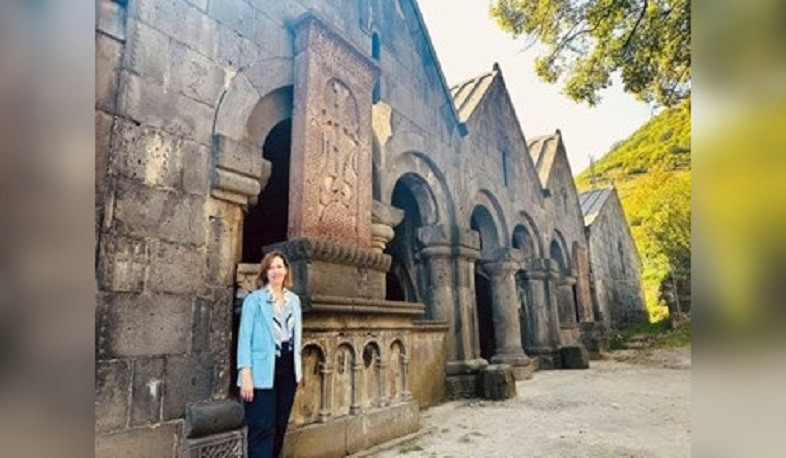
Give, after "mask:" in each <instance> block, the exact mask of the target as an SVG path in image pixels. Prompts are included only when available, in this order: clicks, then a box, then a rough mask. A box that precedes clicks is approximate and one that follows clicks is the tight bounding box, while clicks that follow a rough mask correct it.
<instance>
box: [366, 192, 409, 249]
mask: <svg viewBox="0 0 786 458" xmlns="http://www.w3.org/2000/svg"><path fill="white" fill-rule="evenodd" d="M371 204H372V205H371V251H373V252H375V253H380V254H381V253H382V252H384V251H385V247H386V246H387V244H388V243H389V242H390V241H391V240H393V237H395V235H396V234H395V232H394V231H393V228H394V227H396V226H398V225H399V223H401V220H402V219H404V210H401V209H398V208H396V207H394V206H392V205H387V204H383V203H382V202H379V201H377V200H375V201H372V203H371Z"/></svg>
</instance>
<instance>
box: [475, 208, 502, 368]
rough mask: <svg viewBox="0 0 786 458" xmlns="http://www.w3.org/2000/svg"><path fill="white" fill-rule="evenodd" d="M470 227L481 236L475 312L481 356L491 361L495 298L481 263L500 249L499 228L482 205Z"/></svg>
mask: <svg viewBox="0 0 786 458" xmlns="http://www.w3.org/2000/svg"><path fill="white" fill-rule="evenodd" d="M469 227H470V229H472V230H474V231H478V233H479V234H480V252H481V259H479V260H478V261H476V262H475V310H476V313H477V315H478V340H479V341H480V356H481V358H483V359H485V360H490V359H491V357H492V356H494V352H495V351H496V349H497V340H496V330H495V329H494V310H493V300H494V299H493V297H492V293H491V282H490V281H489V277H488V275H487V274H486V272H485V270H484V269H483V265H482V264H481V261H482V260H483V258H487V257H488V255H489V253H491V252H492V251H493V250H495V249H497V248H499V238H498V236H497V227H496V224H494V219H493V218H492V216H491V213H490V212H489V211H488V209H486V207H484V206H482V205H477V206H475V208H474V209H473V210H472V215H471V216H470V220H469Z"/></svg>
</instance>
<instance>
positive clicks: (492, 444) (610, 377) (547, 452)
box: [372, 347, 691, 458]
mask: <svg viewBox="0 0 786 458" xmlns="http://www.w3.org/2000/svg"><path fill="white" fill-rule="evenodd" d="M612 358H613V359H607V360H602V361H592V362H591V367H590V369H589V370H560V371H541V372H537V373H535V376H534V377H533V378H532V380H527V381H522V382H518V383H517V384H516V389H517V391H518V396H517V398H516V399H512V400H509V401H504V402H492V401H479V400H473V401H466V400H465V401H454V402H449V403H446V404H443V405H440V406H437V407H434V408H431V409H429V410H426V411H424V412H423V413H422V414H421V430H423V429H425V430H426V431H428V432H427V433H426V434H424V435H421V436H420V437H417V438H415V439H412V440H409V441H407V442H404V443H401V444H398V445H396V446H395V447H393V448H390V449H388V450H385V451H382V452H379V453H377V454H375V455H372V456H376V457H391V456H400V455H405V456H407V457H467V456H485V457H502V456H527V457H537V456H548V457H552V456H558V457H584V456H587V457H598V456H599V457H612V456H613V457H618V456H621V457H669V458H671V457H680V456H690V452H691V423H690V403H691V398H690V389H691V381H690V380H691V372H690V347H683V348H670V349H660V350H626V351H621V352H614V353H613V355H612Z"/></svg>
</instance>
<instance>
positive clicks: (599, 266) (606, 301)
mask: <svg viewBox="0 0 786 458" xmlns="http://www.w3.org/2000/svg"><path fill="white" fill-rule="evenodd" d="M588 231H589V237H588V239H589V244H590V255H591V262H592V271H593V277H594V280H595V295H596V298H597V301H598V306H599V309H600V311H601V314H602V315H603V317H602V318H603V321H604V322H605V323H606V324H607V325H608V326H613V327H620V326H624V325H626V324H630V323H635V322H640V321H643V320H646V319H647V312H646V308H645V306H644V293H643V291H642V288H641V261H640V260H639V257H638V254H637V253H638V252H637V250H636V246H635V243H634V241H633V237H632V236H631V234H630V229H629V228H628V225H627V222H626V220H625V215H624V213H623V210H622V205H621V204H620V201H619V198H618V197H617V193H616V191H614V192H612V193H611V195H610V196H609V197H608V200H607V202H606V203H605V204H604V205H603V207H602V209H601V210H600V213H599V214H598V215H597V216H596V217H595V219H594V221H593V222H592V225H591V226H589V228H588Z"/></svg>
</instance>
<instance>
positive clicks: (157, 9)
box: [129, 0, 228, 59]
mask: <svg viewBox="0 0 786 458" xmlns="http://www.w3.org/2000/svg"><path fill="white" fill-rule="evenodd" d="M194 3H196V2H194ZM213 3H228V2H224V1H221V2H213ZM199 6H201V5H199V4H198V5H196V6H195V5H193V4H192V2H189V1H187V0H155V1H153V0H137V1H134V2H132V3H131V4H130V5H129V14H130V15H131V17H134V18H138V19H140V20H141V21H142V22H145V23H146V24H148V25H150V26H152V27H153V28H156V29H158V30H159V31H161V32H162V33H164V34H165V35H168V36H169V37H171V38H173V39H175V40H177V41H179V42H181V43H185V44H186V45H188V46H189V47H191V48H192V49H193V50H195V51H197V52H199V53H200V54H203V55H205V56H206V57H209V58H211V59H212V58H215V56H216V53H217V48H218V39H217V38H218V33H217V28H218V23H217V22H216V21H215V20H214V19H212V18H210V17H209V16H208V15H207V14H205V13H204V11H200V8H198V7H199ZM202 10H204V8H202Z"/></svg>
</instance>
